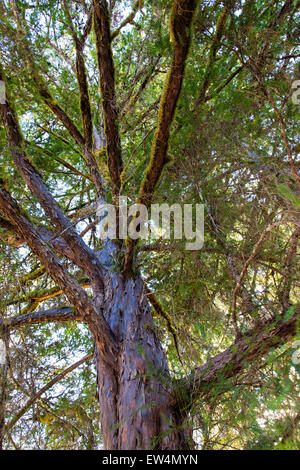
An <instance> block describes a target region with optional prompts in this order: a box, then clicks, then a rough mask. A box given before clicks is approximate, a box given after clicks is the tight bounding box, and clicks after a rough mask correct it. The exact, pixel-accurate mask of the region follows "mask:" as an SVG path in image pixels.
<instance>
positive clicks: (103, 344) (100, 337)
mask: <svg viewBox="0 0 300 470" xmlns="http://www.w3.org/2000/svg"><path fill="white" fill-rule="evenodd" d="M0 209H1V210H2V211H3V212H4V214H5V217H6V218H7V219H8V220H9V221H10V222H11V223H12V224H14V225H15V226H16V228H17V230H18V232H19V233H20V235H21V236H22V237H23V238H24V239H25V240H26V243H27V244H28V246H29V248H30V249H31V250H32V252H33V253H34V254H35V255H36V256H37V257H38V258H39V259H40V261H41V263H42V264H43V266H44V267H45V268H46V269H47V271H48V273H49V274H50V276H51V277H52V279H53V280H54V281H55V282H56V283H57V284H58V285H59V286H60V288H61V289H62V290H63V292H64V293H65V295H66V296H67V298H68V299H69V301H70V303H71V304H72V305H74V307H75V309H76V310H77V311H78V312H79V313H80V314H81V315H82V317H83V319H84V321H86V323H87V324H88V325H89V328H90V330H91V332H92V333H93V334H94V336H95V340H96V342H97V343H98V344H99V347H100V350H101V352H102V353H103V354H104V357H105V359H106V360H107V361H109V362H110V363H114V361H115V357H116V352H117V343H116V341H115V338H114V336H113V334H112V332H111V330H110V328H109V326H108V324H107V322H106V320H105V318H104V316H103V314H102V312H101V311H99V310H98V309H96V307H95V305H94V303H93V301H92V299H91V298H90V297H89V296H88V294H87V293H86V292H85V291H84V290H83V289H82V288H81V286H80V285H79V284H78V282H77V281H76V280H75V279H73V278H72V277H71V276H70V275H69V274H68V272H67V270H66V269H65V267H64V266H63V264H62V263H61V261H60V260H59V259H58V258H57V257H56V256H55V254H54V253H53V251H52V249H51V248H50V247H49V246H48V244H46V243H45V242H43V241H42V239H41V237H40V235H39V232H38V231H37V230H36V229H35V227H34V226H33V225H31V223H30V222H29V221H28V220H27V218H26V217H25V216H24V215H23V214H21V213H20V210H19V208H18V205H17V203H16V201H15V200H14V199H13V198H12V197H11V196H10V194H9V193H8V192H7V191H6V190H5V189H4V187H3V186H2V185H0Z"/></svg>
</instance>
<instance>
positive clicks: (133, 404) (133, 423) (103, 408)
mask: <svg viewBox="0 0 300 470" xmlns="http://www.w3.org/2000/svg"><path fill="white" fill-rule="evenodd" d="M105 284H106V285H105V304H106V309H105V311H106V314H105V315H106V320H107V322H108V324H109V326H110V328H111V330H112V332H113V333H114V335H115V336H116V337H117V338H119V340H120V349H119V354H118V358H117V360H116V367H115V370H112V368H111V367H109V366H107V363H104V362H103V361H102V360H101V359H100V357H99V353H96V359H97V372H98V394H99V403H100V415H101V427H102V433H103V439H104V447H105V449H109V450H112V449H118V450H120V449H122V450H124V449H130V450H132V449H191V448H193V441H192V439H191V434H190V433H189V432H188V431H187V430H186V429H184V424H185V423H184V422H185V416H184V415H182V414H181V413H180V409H179V408H176V407H174V406H173V405H172V403H174V402H175V401H174V400H173V399H172V398H173V386H172V382H171V378H170V374H169V370H168V365H167V361H166V357H165V354H164V351H163V348H162V345H161V342H160V340H159V338H158V336H157V334H156V331H155V326H154V324H153V320H152V316H151V310H150V305H149V303H148V300H147V297H146V295H145V294H146V292H145V290H144V285H143V281H142V280H141V279H132V278H131V279H125V278H124V277H123V276H122V275H120V274H117V273H110V274H109V276H108V277H107V279H106V283H105Z"/></svg>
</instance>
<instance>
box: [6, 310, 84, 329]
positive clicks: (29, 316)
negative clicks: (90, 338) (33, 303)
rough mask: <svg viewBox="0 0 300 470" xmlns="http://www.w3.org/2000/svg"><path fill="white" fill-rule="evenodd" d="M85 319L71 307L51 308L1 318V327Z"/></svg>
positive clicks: (11, 327)
mask: <svg viewBox="0 0 300 470" xmlns="http://www.w3.org/2000/svg"><path fill="white" fill-rule="evenodd" d="M66 321H83V317H82V316H81V315H79V314H78V313H77V312H76V311H74V309H73V308H71V307H63V308H51V309H49V310H40V311H39V312H32V313H26V314H24V315H18V316H17V317H11V318H5V319H4V320H3V319H1V320H0V329H1V328H5V329H6V330H12V329H15V328H20V327H22V326H30V325H39V324H40V323H50V322H66Z"/></svg>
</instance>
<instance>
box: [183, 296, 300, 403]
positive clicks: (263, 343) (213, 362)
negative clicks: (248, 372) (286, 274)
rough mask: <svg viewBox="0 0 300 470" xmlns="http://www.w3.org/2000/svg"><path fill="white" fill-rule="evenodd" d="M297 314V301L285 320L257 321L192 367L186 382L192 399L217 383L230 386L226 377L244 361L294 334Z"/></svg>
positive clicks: (299, 314)
mask: <svg viewBox="0 0 300 470" xmlns="http://www.w3.org/2000/svg"><path fill="white" fill-rule="evenodd" d="M299 317H300V306H299V304H298V305H297V306H296V308H295V314H294V316H293V317H292V318H290V319H288V320H279V321H276V320H274V319H271V320H268V321H261V322H258V324H257V325H256V326H255V327H254V328H253V329H252V330H250V331H248V332H247V333H246V334H244V335H243V336H242V337H241V338H240V339H239V340H238V341H236V342H235V343H234V344H232V345H231V346H230V347H229V348H227V349H226V350H225V351H223V352H221V353H220V354H217V355H216V356H215V357H213V358H211V359H210V360H209V361H208V362H206V363H205V364H203V365H202V366H201V367H198V368H196V369H195V370H194V373H193V375H192V378H191V380H190V383H189V385H188V388H189V391H190V393H191V396H192V397H194V398H195V399H196V397H197V398H199V396H209V395H210V392H211V391H213V390H214V391H215V390H216V388H215V386H216V384H217V383H219V384H220V385H222V386H221V387H220V393H223V392H224V391H227V390H228V389H229V388H230V386H231V385H230V382H228V379H230V378H232V377H235V376H236V375H237V374H239V373H240V372H242V371H243V370H244V369H245V367H246V366H247V364H249V363H250V362H253V361H255V360H257V359H260V358H261V357H263V356H265V355H266V354H268V353H269V352H270V351H271V350H272V349H273V348H276V347H278V346H280V345H282V344H284V343H285V342H286V341H288V340H289V339H291V338H292V337H293V336H294V335H295V334H296V325H297V321H298V319H299Z"/></svg>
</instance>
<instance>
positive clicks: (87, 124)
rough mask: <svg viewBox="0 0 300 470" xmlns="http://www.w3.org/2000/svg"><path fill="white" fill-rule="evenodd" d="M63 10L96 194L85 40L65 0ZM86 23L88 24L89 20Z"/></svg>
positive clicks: (97, 178)
mask: <svg viewBox="0 0 300 470" xmlns="http://www.w3.org/2000/svg"><path fill="white" fill-rule="evenodd" d="M63 5H64V11H65V14H66V16H67V20H68V24H69V27H70V31H71V35H72V37H73V40H74V44H75V49H76V77H77V83H78V87H79V94H80V110H81V117H82V122H83V129H84V140H85V148H84V156H85V159H86V162H87V165H88V167H89V170H90V173H91V175H92V178H93V181H94V184H95V187H96V190H97V194H98V196H100V195H103V193H104V191H103V185H102V178H101V175H100V173H99V169H98V166H97V163H96V160H95V155H94V154H93V122H92V111H91V103H90V98H89V88H88V82H87V72H86V67H85V62H84V58H83V48H84V42H85V40H83V39H79V38H78V36H77V34H76V32H75V29H74V27H73V23H72V18H71V15H70V12H69V8H68V5H67V1H66V0H63ZM87 25H89V20H88V23H87Z"/></svg>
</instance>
